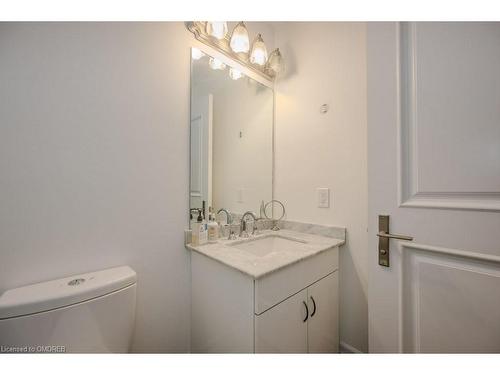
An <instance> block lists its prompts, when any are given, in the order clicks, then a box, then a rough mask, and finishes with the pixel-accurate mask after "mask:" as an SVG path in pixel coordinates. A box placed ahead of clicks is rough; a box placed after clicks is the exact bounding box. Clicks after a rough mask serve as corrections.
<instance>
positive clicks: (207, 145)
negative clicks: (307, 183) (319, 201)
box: [189, 49, 273, 219]
mask: <svg viewBox="0 0 500 375" xmlns="http://www.w3.org/2000/svg"><path fill="white" fill-rule="evenodd" d="M272 175H273V91H272V89H271V88H269V87H267V86H264V85H263V84H261V83H259V82H256V81H255V80H253V79H251V78H249V77H247V76H245V75H244V74H243V73H241V72H240V71H239V70H235V69H233V68H231V67H229V66H226V65H225V64H224V63H222V62H221V61H219V60H218V59H215V58H212V57H210V56H208V55H206V54H204V53H203V52H200V51H198V50H196V49H193V53H192V59H191V180H190V195H189V198H190V208H191V209H196V208H202V206H203V202H205V206H206V214H207V215H208V208H209V207H212V208H213V211H214V212H217V211H218V210H219V209H221V208H225V209H227V210H229V211H230V212H232V213H235V214H243V213H244V212H245V211H248V210H251V211H254V212H257V213H259V209H260V204H261V202H262V201H264V202H268V201H270V200H271V199H272ZM193 215H194V214H193ZM195 219H196V217H195Z"/></svg>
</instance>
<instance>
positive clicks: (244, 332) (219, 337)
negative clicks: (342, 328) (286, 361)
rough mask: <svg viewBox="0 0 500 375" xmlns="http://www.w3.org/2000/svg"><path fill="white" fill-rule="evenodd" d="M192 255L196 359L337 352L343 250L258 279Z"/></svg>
mask: <svg viewBox="0 0 500 375" xmlns="http://www.w3.org/2000/svg"><path fill="white" fill-rule="evenodd" d="M191 255H192V256H191V282H192V285H191V322H192V324H191V350H192V352H193V353H337V352H338V343H339V337H338V246H336V247H332V248H330V249H328V250H325V251H322V252H320V253H318V254H316V255H314V256H311V257H309V258H306V259H303V260H300V261H298V262H296V263H293V264H290V265H288V266H286V267H283V268H280V269H278V270H276V271H273V272H270V273H269V274H266V275H264V276H262V277H258V278H254V277H252V276H251V275H247V274H245V273H243V272H241V271H238V270H236V269H234V268H231V267H229V266H227V265H225V264H222V263H220V262H218V261H217V260H215V259H212V258H210V257H208V256H206V255H203V254H200V253H198V252H194V251H193V252H192V253H191ZM306 313H307V315H306Z"/></svg>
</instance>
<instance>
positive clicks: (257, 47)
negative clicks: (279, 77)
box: [250, 34, 267, 66]
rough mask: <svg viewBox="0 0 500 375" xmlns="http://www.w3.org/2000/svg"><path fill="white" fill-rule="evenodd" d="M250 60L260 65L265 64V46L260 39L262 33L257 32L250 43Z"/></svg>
mask: <svg viewBox="0 0 500 375" xmlns="http://www.w3.org/2000/svg"><path fill="white" fill-rule="evenodd" d="M250 62H251V63H252V64H257V65H260V66H264V65H266V62H267V48H266V45H265V44H264V40H263V39H262V35H260V34H258V35H257V36H256V37H255V39H254V41H253V44H252V52H251V53H250Z"/></svg>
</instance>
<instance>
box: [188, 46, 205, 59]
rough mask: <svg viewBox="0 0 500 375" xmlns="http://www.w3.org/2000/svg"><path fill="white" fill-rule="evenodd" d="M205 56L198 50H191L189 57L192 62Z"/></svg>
mask: <svg viewBox="0 0 500 375" xmlns="http://www.w3.org/2000/svg"><path fill="white" fill-rule="evenodd" d="M203 56H205V54H204V53H203V52H201V51H200V50H199V49H198V48H191V57H192V59H193V60H199V59H201V58H202V57H203Z"/></svg>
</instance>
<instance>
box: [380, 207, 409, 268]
mask: <svg viewBox="0 0 500 375" xmlns="http://www.w3.org/2000/svg"><path fill="white" fill-rule="evenodd" d="M377 236H378V264H379V265H381V266H384V267H389V259H390V258H389V239H391V238H393V239H395V240H402V241H413V237H411V236H405V235H403V234H395V233H391V232H390V231H389V215H379V216H378V233H377Z"/></svg>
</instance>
